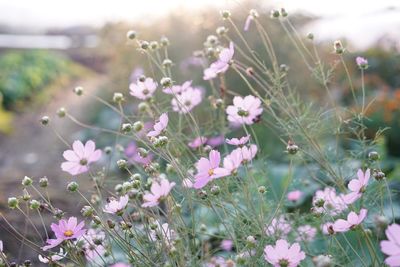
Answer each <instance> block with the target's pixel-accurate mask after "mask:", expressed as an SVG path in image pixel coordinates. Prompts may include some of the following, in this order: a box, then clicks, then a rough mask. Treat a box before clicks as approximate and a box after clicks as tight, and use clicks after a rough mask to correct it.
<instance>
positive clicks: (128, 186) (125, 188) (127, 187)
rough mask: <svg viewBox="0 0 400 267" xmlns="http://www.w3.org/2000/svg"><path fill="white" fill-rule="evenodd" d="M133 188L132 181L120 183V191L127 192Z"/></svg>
mask: <svg viewBox="0 0 400 267" xmlns="http://www.w3.org/2000/svg"><path fill="white" fill-rule="evenodd" d="M132 188H133V186H132V182H124V183H122V191H123V192H127V191H129V190H131V189H132Z"/></svg>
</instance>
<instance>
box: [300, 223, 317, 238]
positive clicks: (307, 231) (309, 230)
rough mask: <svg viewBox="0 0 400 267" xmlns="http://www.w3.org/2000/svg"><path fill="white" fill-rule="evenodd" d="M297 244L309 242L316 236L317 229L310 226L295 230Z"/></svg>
mask: <svg viewBox="0 0 400 267" xmlns="http://www.w3.org/2000/svg"><path fill="white" fill-rule="evenodd" d="M297 234H298V236H297V238H296V241H297V242H311V241H313V240H314V238H315V236H316V235H317V229H316V228H315V227H312V226H311V225H308V224H306V225H302V226H299V227H298V228H297Z"/></svg>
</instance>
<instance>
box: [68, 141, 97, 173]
mask: <svg viewBox="0 0 400 267" xmlns="http://www.w3.org/2000/svg"><path fill="white" fill-rule="evenodd" d="M72 149H73V150H66V151H64V153H63V157H64V158H65V159H66V160H67V161H65V162H63V163H62V164H61V169H62V170H63V171H65V172H68V173H70V174H71V175H78V174H81V173H85V172H87V171H88V170H89V165H90V163H93V162H96V161H98V160H99V159H100V157H101V150H100V149H97V150H96V145H95V143H94V142H93V141H92V140H89V141H87V142H86V144H85V145H83V144H82V142H81V141H79V140H76V141H74V143H73V144H72Z"/></svg>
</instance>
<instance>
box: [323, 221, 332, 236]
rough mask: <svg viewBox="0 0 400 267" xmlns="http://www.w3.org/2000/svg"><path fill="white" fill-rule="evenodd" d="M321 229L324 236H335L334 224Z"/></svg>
mask: <svg viewBox="0 0 400 267" xmlns="http://www.w3.org/2000/svg"><path fill="white" fill-rule="evenodd" d="M321 229H322V233H323V234H324V235H333V234H335V230H334V229H333V222H327V223H324V224H323V225H322V226H321Z"/></svg>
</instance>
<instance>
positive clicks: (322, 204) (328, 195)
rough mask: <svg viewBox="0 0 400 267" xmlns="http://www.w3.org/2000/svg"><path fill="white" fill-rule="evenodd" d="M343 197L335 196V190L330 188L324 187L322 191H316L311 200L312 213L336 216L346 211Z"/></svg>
mask: <svg viewBox="0 0 400 267" xmlns="http://www.w3.org/2000/svg"><path fill="white" fill-rule="evenodd" d="M343 197H344V196H343V195H337V194H336V190H335V189H334V188H332V187H325V189H324V190H318V191H317V192H316V193H315V195H314V198H313V211H314V212H316V213H320V214H323V213H327V214H329V215H331V216H336V215H338V214H340V213H342V212H343V211H344V210H345V209H347V205H346V203H345V202H344V200H343Z"/></svg>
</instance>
